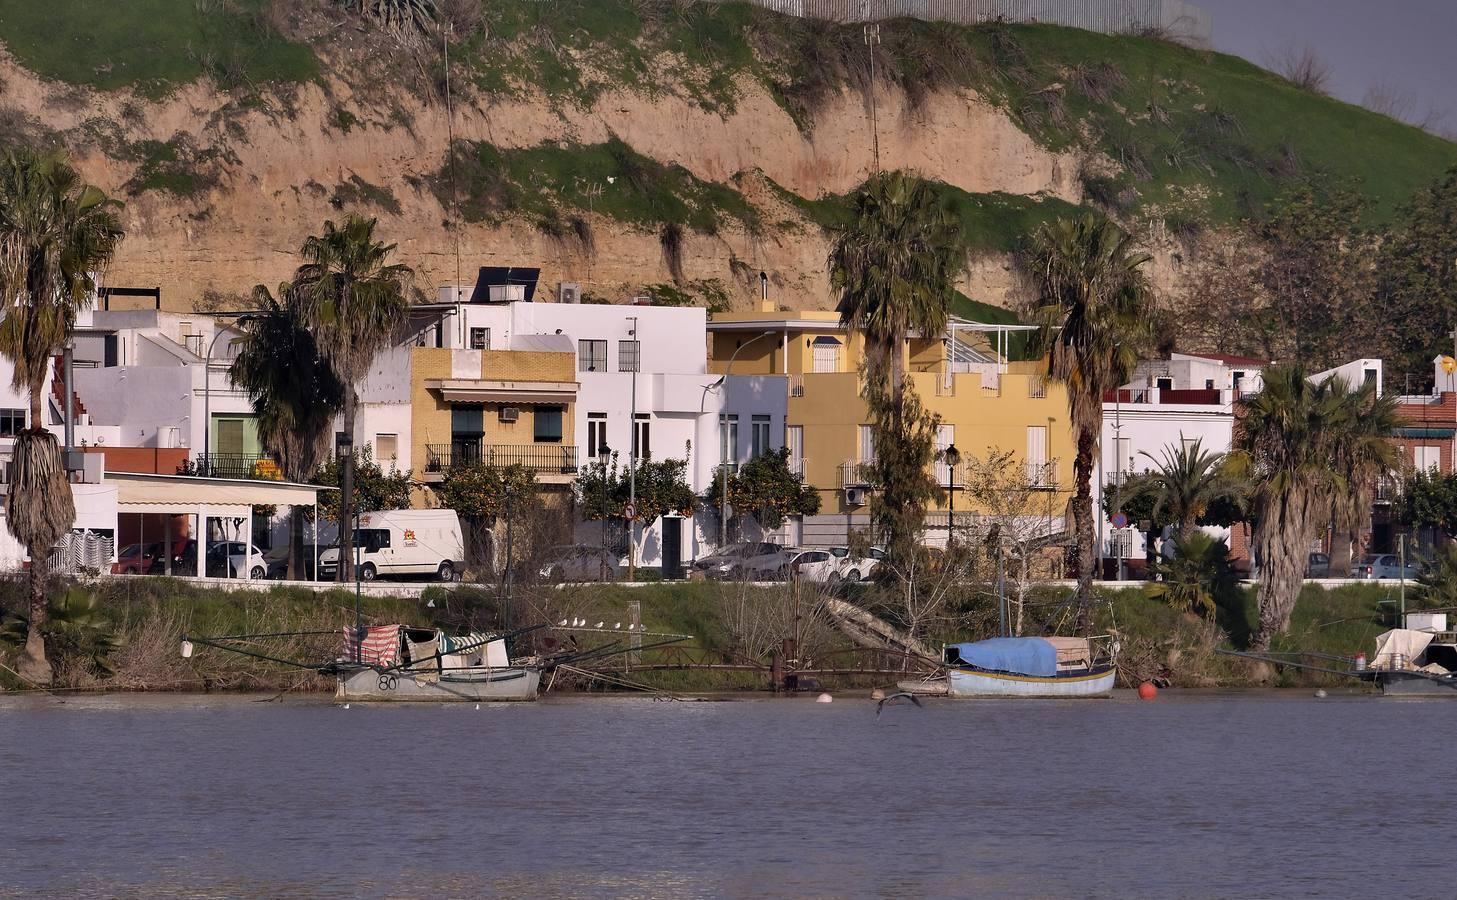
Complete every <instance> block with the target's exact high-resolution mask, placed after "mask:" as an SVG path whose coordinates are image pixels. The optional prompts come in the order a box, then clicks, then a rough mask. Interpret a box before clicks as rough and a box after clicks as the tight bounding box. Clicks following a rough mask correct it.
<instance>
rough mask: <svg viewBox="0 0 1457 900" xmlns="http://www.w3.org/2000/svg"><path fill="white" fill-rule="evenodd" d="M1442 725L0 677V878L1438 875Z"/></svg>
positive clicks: (667, 893)
mask: <svg viewBox="0 0 1457 900" xmlns="http://www.w3.org/2000/svg"><path fill="white" fill-rule="evenodd" d="M1454 722H1457V703H1453V702H1451V701H1443V700H1433V701H1393V700H1384V699H1380V698H1374V697H1361V696H1352V697H1342V696H1332V697H1330V698H1328V699H1324V700H1318V699H1315V698H1313V697H1312V696H1310V695H1309V694H1307V693H1304V692H1300V693H1298V694H1297V693H1292V692H1286V693H1250V694H1205V695H1186V696H1178V695H1176V694H1175V693H1173V692H1165V693H1163V694H1161V695H1160V697H1159V698H1158V700H1156V701H1155V702H1152V703H1140V702H1138V701H1137V700H1136V699H1134V698H1132V697H1131V696H1130V695H1121V696H1119V697H1117V698H1115V699H1113V700H1110V701H1082V702H1066V703H1064V702H1038V701H1020V702H1019V701H992V702H974V701H961V702H954V701H946V700H940V701H936V700H931V701H927V702H926V705H925V707H924V708H920V709H918V708H915V707H912V706H893V707H887V708H886V709H885V710H884V713H883V715H881V716H880V717H879V718H877V716H876V707H875V704H874V703H873V702H871V701H870V700H867V699H864V698H863V697H860V698H853V697H849V696H841V697H840V698H839V699H837V700H836V701H835V702H834V703H830V704H817V703H814V702H813V700H812V699H809V698H798V699H792V700H782V699H781V700H773V699H750V700H734V701H731V702H654V701H651V700H646V699H637V698H622V699H615V698H578V699H572V698H557V699H551V700H547V701H545V702H541V703H535V704H519V705H509V704H503V705H488V706H483V707H481V708H480V709H476V708H475V707H474V706H473V705H469V704H465V705H442V706H426V707H389V706H362V705H360V704H354V705H353V707H352V708H350V709H343V708H338V707H335V706H333V705H330V704H328V703H326V702H323V701H322V700H318V701H316V700H299V699H294V700H282V701H275V702H257V701H256V699H255V698H246V697H213V696H207V697H203V696H161V697H157V696H153V697H145V696H95V697H92V696H71V697H67V698H66V699H65V700H64V702H57V701H55V700H50V699H31V698H14V697H12V698H3V697H0V772H3V773H4V774H3V779H4V780H3V792H0V809H3V810H4V812H3V814H0V894H4V895H14V896H35V895H38V894H41V895H54V896H79V895H101V896H117V895H122V896H148V897H154V896H199V895H201V896H234V895H250V896H276V897H305V896H307V897H318V896H325V897H329V896H354V895H369V896H411V897H471V896H510V897H578V896H602V897H705V896H708V897H716V896H730V897H758V896H792V897H838V896H877V897H902V896H941V897H973V896H976V897H986V896H1008V897H1066V896H1077V897H1083V896H1092V897H1232V896H1241V897H1245V896H1260V897H1292V896H1321V897H1355V896H1372V895H1382V896H1415V895H1420V896H1441V895H1443V894H1445V893H1446V891H1447V890H1449V889H1450V884H1451V878H1450V875H1451V872H1452V863H1453V862H1454V859H1453V856H1454V854H1453V851H1452V845H1451V842H1450V837H1449V830H1448V823H1447V821H1446V818H1447V815H1448V811H1449V807H1448V803H1447V796H1448V794H1449V790H1448V788H1449V786H1450V782H1449V781H1448V779H1449V778H1451V777H1452V766H1451V763H1450V761H1449V760H1450V757H1449V753H1450V747H1451V738H1450V736H1451V735H1452V734H1453V725H1454ZM1443 884H1446V885H1449V887H1448V888H1446V889H1444V888H1442V887H1441V885H1443Z"/></svg>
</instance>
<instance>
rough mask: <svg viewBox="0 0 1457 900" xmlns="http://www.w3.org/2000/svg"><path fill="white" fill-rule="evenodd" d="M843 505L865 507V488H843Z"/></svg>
mask: <svg viewBox="0 0 1457 900" xmlns="http://www.w3.org/2000/svg"><path fill="white" fill-rule="evenodd" d="M845 505H846V506H864V505H865V488H858V487H847V488H845Z"/></svg>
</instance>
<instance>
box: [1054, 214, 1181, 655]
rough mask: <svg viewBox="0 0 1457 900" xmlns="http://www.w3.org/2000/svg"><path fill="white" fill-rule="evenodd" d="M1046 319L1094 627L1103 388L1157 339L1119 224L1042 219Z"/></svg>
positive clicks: (1082, 586) (1081, 579) (1082, 601)
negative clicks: (1065, 421)
mask: <svg viewBox="0 0 1457 900" xmlns="http://www.w3.org/2000/svg"><path fill="white" fill-rule="evenodd" d="M1031 259H1032V264H1033V267H1034V273H1035V276H1036V279H1037V300H1036V303H1037V308H1036V310H1035V311H1034V313H1033V315H1034V317H1035V320H1036V322H1037V323H1038V324H1040V325H1041V326H1042V327H1041V329H1040V330H1039V331H1037V332H1034V336H1035V340H1034V341H1033V346H1034V347H1035V348H1036V349H1037V350H1038V351H1040V352H1042V353H1045V354H1046V356H1047V373H1048V375H1050V376H1051V377H1052V378H1054V379H1056V380H1058V381H1060V382H1062V383H1064V384H1066V385H1067V402H1068V413H1069V416H1070V418H1071V419H1072V427H1073V435H1074V440H1075V442H1076V455H1075V456H1074V459H1073V478H1074V494H1073V527H1074V530H1075V532H1076V535H1075V536H1076V539H1077V547H1078V594H1077V596H1078V629H1079V631H1081V632H1082V633H1084V634H1086V633H1087V632H1088V630H1089V629H1090V628H1091V627H1092V621H1093V617H1092V604H1093V568H1094V566H1095V564H1096V559H1097V553H1096V547H1095V545H1094V535H1093V503H1092V487H1091V483H1092V475H1093V458H1094V456H1095V455H1096V451H1097V448H1098V437H1099V435H1100V434H1101V433H1102V429H1103V396H1104V395H1105V394H1107V393H1108V392H1109V391H1113V390H1117V389H1118V388H1119V387H1120V386H1121V385H1122V384H1123V383H1124V382H1126V381H1127V380H1128V379H1129V378H1130V377H1131V376H1132V374H1133V370H1134V368H1135V367H1136V366H1137V365H1138V360H1139V357H1140V356H1141V355H1142V351H1143V350H1144V348H1145V347H1146V346H1147V345H1148V344H1149V343H1150V342H1151V341H1152V340H1153V310H1152V300H1151V290H1150V288H1149V285H1148V282H1147V280H1146V279H1145V277H1144V273H1143V267H1144V264H1145V263H1147V262H1148V261H1149V256H1148V255H1146V254H1143V253H1136V252H1134V250H1133V242H1132V239H1131V238H1130V237H1129V236H1128V235H1127V234H1125V233H1124V232H1123V231H1122V229H1120V228H1119V227H1118V226H1117V225H1115V224H1113V223H1112V222H1109V221H1108V220H1106V219H1102V218H1099V217H1097V216H1095V215H1093V214H1091V213H1089V214H1086V215H1083V216H1080V217H1078V218H1076V219H1059V220H1057V221H1056V222H1050V223H1048V224H1046V225H1043V226H1042V227H1041V228H1040V229H1039V230H1038V232H1037V234H1036V236H1035V237H1034V240H1033V248H1032V254H1031Z"/></svg>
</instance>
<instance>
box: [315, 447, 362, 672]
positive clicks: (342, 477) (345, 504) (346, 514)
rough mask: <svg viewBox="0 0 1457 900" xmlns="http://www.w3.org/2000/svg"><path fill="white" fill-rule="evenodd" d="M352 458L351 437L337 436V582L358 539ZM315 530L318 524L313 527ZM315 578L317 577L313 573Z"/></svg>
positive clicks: (357, 635)
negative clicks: (353, 511) (352, 510)
mask: <svg viewBox="0 0 1457 900" xmlns="http://www.w3.org/2000/svg"><path fill="white" fill-rule="evenodd" d="M353 456H354V437H353V435H348V434H345V435H340V437H339V441H338V443H337V444H336V445H335V447H334V458H335V459H336V460H337V461H338V463H339V567H338V571H337V572H336V573H335V577H336V578H338V579H340V580H341V581H347V578H345V568H344V567H345V565H346V564H347V563H348V562H349V557H348V555H347V554H348V551H349V550H351V549H355V548H356V545H357V544H358V541H357V540H356V539H357V538H358V537H359V534H358V529H357V528H356V527H355V525H356V524H357V522H358V519H357V518H351V517H350V492H351V491H352V490H353V488H354V467H353V466H351V465H350V463H351V462H352V461H353ZM314 527H315V529H317V528H318V523H317V522H316V523H315V524H314ZM346 528H347V529H348V532H347V533H348V535H349V540H348V541H347V542H346V541H345V540H344V535H345V533H346V532H345V529H346ZM314 565H315V566H317V565H318V552H317V551H315V553H314ZM315 574H317V573H315ZM354 576H355V581H354V661H355V662H360V661H361V656H362V645H363V641H364V613H363V611H362V610H361V609H360V598H359V594H360V586H359V580H358V579H359V577H360V576H359V561H358V560H357V559H356V560H354Z"/></svg>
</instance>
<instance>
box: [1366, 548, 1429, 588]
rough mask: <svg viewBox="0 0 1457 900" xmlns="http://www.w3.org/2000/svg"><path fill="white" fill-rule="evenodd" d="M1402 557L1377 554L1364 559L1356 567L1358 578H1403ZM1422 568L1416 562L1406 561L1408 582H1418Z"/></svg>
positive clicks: (1393, 554) (1391, 554)
mask: <svg viewBox="0 0 1457 900" xmlns="http://www.w3.org/2000/svg"><path fill="white" fill-rule="evenodd" d="M1401 570H1402V565H1401V557H1399V556H1397V555H1396V554H1395V553H1375V554H1372V555H1371V556H1368V557H1366V558H1365V559H1362V560H1361V562H1360V563H1358V564H1357V566H1356V573H1355V574H1356V577H1357V578H1401V577H1403V576H1402V571H1401ZM1420 574H1421V566H1419V565H1417V563H1416V561H1415V560H1411V559H1408V560H1407V561H1406V575H1405V577H1406V580H1407V581H1416V580H1417V576H1418V575H1420Z"/></svg>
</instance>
